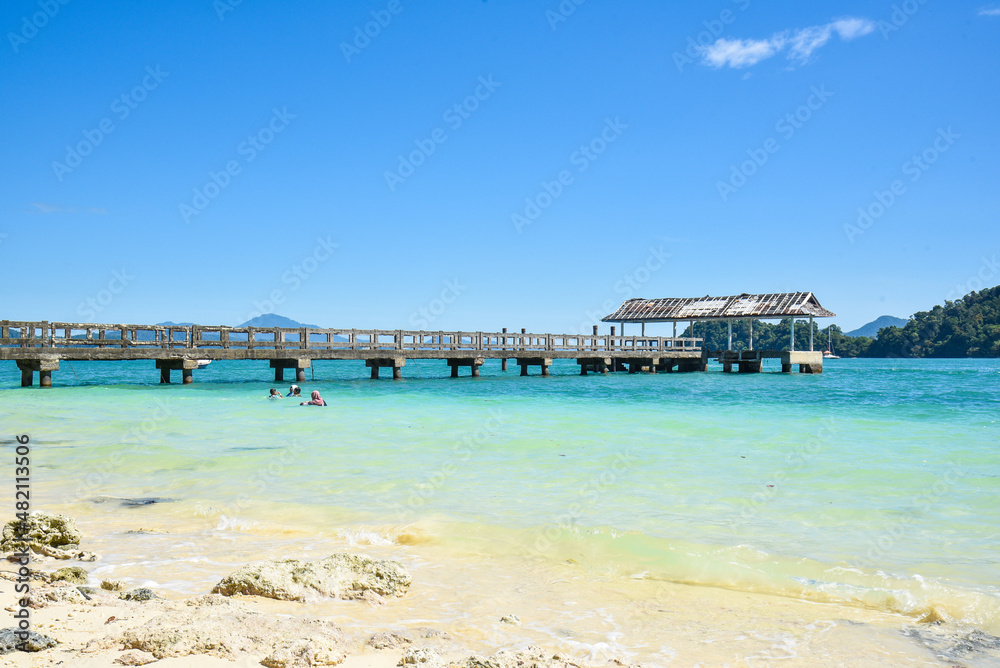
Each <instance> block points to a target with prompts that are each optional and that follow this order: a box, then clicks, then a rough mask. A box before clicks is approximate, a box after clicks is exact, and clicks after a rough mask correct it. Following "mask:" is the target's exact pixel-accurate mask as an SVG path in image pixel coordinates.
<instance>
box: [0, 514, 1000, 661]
mask: <svg viewBox="0 0 1000 668" xmlns="http://www.w3.org/2000/svg"><path fill="white" fill-rule="evenodd" d="M136 529H138V527H136ZM145 530H146V531H149V530H148V529H145ZM162 535H163V534H160V536H162ZM81 545H83V542H81ZM98 545H100V543H98ZM350 552H351V553H353V554H360V555H367V556H370V557H372V558H374V559H378V560H384V559H391V558H392V557H395V558H397V559H399V561H398V562H395V563H399V564H400V567H401V568H404V569H405V570H406V571H407V572H408V573H409V574H412V584H411V585H409V587H408V589H407V591H406V592H405V594H404V595H402V596H398V597H397V596H379V595H377V594H376V595H371V596H368V595H367V594H366V596H365V597H362V598H359V599H356V600H342V599H340V598H337V597H330V596H321V595H310V596H307V600H306V601H292V600H274V599H271V598H266V597H262V596H252V595H242V594H235V595H232V596H229V597H223V596H220V595H213V596H205V594H208V591H209V588H208V587H206V589H205V591H204V592H201V593H200V594H198V595H195V596H187V597H184V596H177V595H176V593H172V592H171V591H169V590H162V589H161V590H160V591H156V590H154V593H155V594H156V596H157V598H153V599H152V600H146V601H135V600H122V599H121V596H122V592H121V591H108V590H105V589H102V588H101V582H100V578H99V577H94V576H92V575H91V573H95V572H100V570H101V561H100V560H98V561H94V562H79V561H73V560H63V559H52V558H51V557H49V558H45V559H44V560H42V561H41V562H38V563H36V564H34V566H33V568H35V569H37V572H38V573H39V575H38V576H37V579H34V580H33V581H32V583H31V584H32V593H31V600H32V602H33V603H32V605H33V606H38V607H36V608H34V609H32V610H31V620H32V630H33V631H35V632H37V633H40V634H43V635H45V636H48V637H50V638H52V639H55V640H57V641H58V643H59V644H58V645H56V646H55V647H52V648H50V649H46V650H44V651H42V652H38V653H21V652H15V653H14V654H9V655H7V656H5V657H4V659H5V660H6V661H9V662H10V664H9V665H14V666H58V665H70V666H93V667H98V666H107V667H113V666H118V665H123V662H124V664H125V665H141V663H142V662H147V661H148V662H153V661H155V662H156V665H157V666H161V665H162V666H195V667H208V666H234V665H235V666H258V665H275V666H278V665H280V666H299V665H301V666H308V665H333V664H334V663H342V664H343V665H344V666H346V667H348V668H362V667H364V668H382V667H388V666H395V665H407V664H413V663H417V664H426V666H427V668H432V667H433V666H443V665H453V666H468V667H470V668H471V667H474V666H480V665H488V666H492V667H493V668H498V667H499V668H507V667H508V666H511V667H513V666H517V665H521V664H523V663H524V662H525V661H527V662H528V663H529V664H530V665H540V666H566V665H572V666H587V667H597V666H638V665H647V666H661V665H668V664H669V665H702V666H716V665H718V666H723V665H728V666H758V665H772V664H773V663H776V662H779V661H780V662H781V663H782V664H783V665H784V664H791V665H841V666H871V665H891V666H928V665H963V666H980V665H981V666H988V665H992V664H993V662H995V661H997V660H998V657H1000V653H998V651H997V650H998V648H997V647H996V646H991V644H990V643H995V640H996V639H995V638H994V639H991V638H990V637H989V636H986V635H985V634H979V635H976V634H975V633H973V634H972V635H971V636H970V635H969V634H970V633H972V630H971V629H964V630H963V629H959V628H955V627H948V626H943V627H942V626H938V625H933V624H930V625H929V624H927V623H920V621H919V620H914V619H913V618H912V617H907V616H904V615H900V614H891V613H887V612H880V611H876V610H866V609H863V608H858V607H855V606H844V605H834V604H829V603H814V602H810V601H805V600H796V599H792V598H787V597H780V596H769V595H763V594H755V593H750V592H740V591H730V590H726V589H723V588H719V587H696V586H689V585H683V584H677V583H669V582H652V581H649V580H647V579H644V578H643V577H641V576H639V575H637V576H635V577H620V576H610V575H609V576H607V577H603V578H596V579H595V578H592V577H583V574H582V573H581V571H580V568H579V566H578V565H576V564H572V563H561V564H539V563H537V562H536V563H531V562H529V561H526V560H524V559H514V558H507V559H501V558H496V557H490V556H486V555H479V556H478V557H477V556H473V555H467V556H466V557H464V558H455V556H454V555H452V556H451V557H448V556H446V554H445V553H444V552H443V551H441V550H437V549H435V548H434V547H433V546H421V547H419V548H416V549H414V547H412V546H405V545H381V546H371V545H369V546H363V547H362V546H354V547H353V549H351V550H350ZM254 556H255V557H256V558H262V559H265V560H266V559H272V560H279V559H281V558H284V557H286V556H287V555H265V554H262V555H254ZM316 556H317V557H320V554H319V553H317V555H316ZM305 561H309V560H308V559H307V560H305ZM385 563H390V562H385ZM240 565H242V564H240ZM66 567H78V568H83V569H84V570H85V571H87V584H86V585H79V584H74V583H69V582H50V581H48V580H49V576H51V574H52V573H55V572H56V571H58V569H61V568H63V569H64V568H66ZM0 573H2V577H3V579H2V580H0V595H2V599H0V606H2V607H3V608H4V609H6V610H8V611H11V612H13V611H14V610H16V609H17V606H18V600H19V599H18V596H17V595H16V594H15V593H14V589H13V585H14V581H15V579H16V577H17V575H16V565H15V564H9V563H5V564H4V566H3V568H2V570H0ZM225 575H227V573H224V572H220V573H219V576H220V578H221V577H224V576H225ZM149 576H150V577H149V578H148V579H147V581H152V580H153V578H160V579H162V574H156V573H150V574H149ZM128 580H130V582H125V581H121V582H120V583H119V585H118V586H119V587H120V588H121V589H123V590H125V591H135V590H137V588H136V587H135V585H136V584H137V582H138V583H140V584H141V580H142V579H141V578H128ZM81 587H82V592H81ZM85 594H86V595H85ZM161 596H162V598H160V597H161ZM248 615H251V616H252V617H251V619H255V620H266V622H267V624H275V625H277V627H275V628H285V627H283V626H282V625H288V626H287V628H288V629H289V631H288V632H289V633H291V634H292V635H293V636H294V635H295V634H296V633H300V634H301V633H303V630H302V629H301V628H297V627H294V626H293V625H294V624H295V623H296V622H303V623H305V622H308V623H310V624H312V623H322V624H327V625H333V626H335V627H336V628H337V629H339V631H338V633H339V634H342V635H341V636H340V640H339V642H338V645H337V647H338V652H339V653H338V654H334V655H332V656H329V657H327V658H323V656H322V655H320V656H319V657H317V656H313V655H309V658H300V659H299V660H297V662H295V661H293V662H275V660H273V659H272V660H270V662H269V660H268V657H269V656H271V654H272V653H273V650H274V649H275V648H276V647H280V646H281V644H282V642H283V641H288V640H295V638H293V637H281V635H280V634H278V635H272V636H269V637H264V638H260V637H256V636H254V633H253V632H252V631H251V629H252V628H253V625H252V624H248V623H247V621H246V620H247V618H248V617H247V616H248ZM200 616H204V620H207V621H204V622H198V621H196V620H198V619H202V617H200ZM317 620H318V621H317ZM192 621H194V623H193V625H192ZM926 621H927V620H925V622H926ZM164 624H165V625H166V628H168V629H170V632H169V633H168V634H167V636H168V637H169V638H170V640H169V642H165V641H163V640H162V637H160V640H155V638H154V639H153V640H150V638H152V637H153V636H151V635H149V633H151V632H149V629H151V628H154V629H155V628H160V627H161V626H162V625H164ZM267 628H271V627H267ZM311 628H312V627H311ZM324 628H326V627H324ZM243 632H246V633H248V634H249V636H252V637H254V638H255V639H253V640H247V638H245V637H242V636H241V635H240V634H241V633H243ZM314 632H315V631H308V630H307V631H305V633H306V634H307V635H308V634H309V633H314ZM130 634H131V635H130ZM144 634H146V635H144ZM137 638H138V639H139V640H137ZM970 638H971V641H970ZM977 638H980V639H981V640H979V641H977V640H976V639H977ZM321 640H322V639H321V638H320V639H318V642H320V645H322V642H321ZM137 642H139V643H147V644H146V645H142V646H144V647H147V649H148V648H150V647H153V646H154V645H156V646H157V647H159V652H160V657H159V658H158V657H157V656H156V655H155V654H154V653H151V652H146V651H142V650H138V649H135V646H136V643H137ZM156 643H161V644H160V645H157V644H156ZM192 643H194V644H192ZM197 643H202V644H201V645H200V646H198V645H197ZM247 645H249V646H250V648H249V650H248V649H247ZM376 646H378V647H380V648H378V649H377V648H376ZM501 651H505V653H504V654H501V655H500V656H499V658H496V659H493V660H492V663H487V664H482V663H475V661H481V660H482V659H483V658H485V657H490V656H493V655H495V654H496V653H497V652H501ZM189 652H190V653H189ZM512 652H513V653H517V652H522V653H525V652H527V654H522V655H519V658H512V656H511V655H510V653H512ZM174 653H177V654H180V655H179V656H172V654H174ZM470 657H479V658H478V659H474V660H473V661H474V662H473V663H469V661H470ZM552 657H558V658H556V659H553V658H552ZM262 661H263V662H264V663H263V664H262ZM510 661H513V663H509V662H510ZM505 662H507V663H505ZM519 662H520V663H519Z"/></svg>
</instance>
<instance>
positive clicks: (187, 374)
mask: <svg viewBox="0 0 1000 668" xmlns="http://www.w3.org/2000/svg"><path fill="white" fill-rule="evenodd" d="M181 376H182V377H183V378H184V381H183V382H184V384H185V385H190V384H191V383H193V382H194V369H181Z"/></svg>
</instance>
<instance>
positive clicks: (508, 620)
mask: <svg viewBox="0 0 1000 668" xmlns="http://www.w3.org/2000/svg"><path fill="white" fill-rule="evenodd" d="M500 623H501V624H513V625H514V626H520V625H521V618H520V617H518V616H517V615H504V616H503V617H501V618H500Z"/></svg>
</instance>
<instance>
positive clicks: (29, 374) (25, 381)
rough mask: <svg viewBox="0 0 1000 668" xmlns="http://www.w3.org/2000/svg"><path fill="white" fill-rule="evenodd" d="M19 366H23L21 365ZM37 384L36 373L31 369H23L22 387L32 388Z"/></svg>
mask: <svg viewBox="0 0 1000 668" xmlns="http://www.w3.org/2000/svg"><path fill="white" fill-rule="evenodd" d="M18 366H21V365H20V364H19V365H18ZM34 384H35V372H34V371H32V370H31V368H30V367H24V366H22V367H21V387H31V386H32V385H34Z"/></svg>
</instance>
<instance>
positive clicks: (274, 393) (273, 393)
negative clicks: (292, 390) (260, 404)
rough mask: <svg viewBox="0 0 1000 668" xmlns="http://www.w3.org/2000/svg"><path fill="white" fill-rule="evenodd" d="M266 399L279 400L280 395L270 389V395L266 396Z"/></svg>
mask: <svg viewBox="0 0 1000 668" xmlns="http://www.w3.org/2000/svg"><path fill="white" fill-rule="evenodd" d="M267 398H268V399H281V398H282V397H281V393H280V392H278V390H276V389H274V388H273V387H272V388H271V394H269V395H268V396H267Z"/></svg>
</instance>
